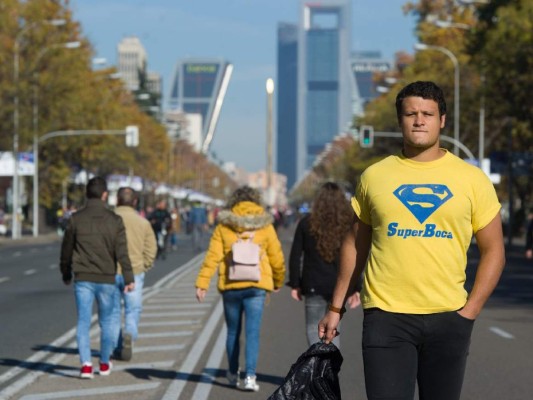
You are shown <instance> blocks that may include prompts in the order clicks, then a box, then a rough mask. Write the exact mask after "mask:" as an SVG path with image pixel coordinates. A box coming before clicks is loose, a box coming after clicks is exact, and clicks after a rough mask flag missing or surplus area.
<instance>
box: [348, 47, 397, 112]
mask: <svg viewBox="0 0 533 400" xmlns="http://www.w3.org/2000/svg"><path fill="white" fill-rule="evenodd" d="M351 68H352V74H351V77H352V80H353V82H352V85H353V87H354V92H353V93H354V96H353V99H354V100H353V113H354V114H355V115H357V116H362V115H363V114H364V110H365V107H366V105H367V104H368V103H369V102H370V101H372V100H373V99H375V98H376V97H378V96H379V93H378V91H377V90H376V84H375V83H374V81H373V75H374V74H375V73H385V72H387V71H390V70H391V68H392V65H391V63H390V62H389V61H387V60H385V59H383V57H382V56H381V53H380V52H379V51H354V52H353V53H352V56H351Z"/></svg>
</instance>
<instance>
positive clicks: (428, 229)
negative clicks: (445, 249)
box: [387, 222, 453, 239]
mask: <svg viewBox="0 0 533 400" xmlns="http://www.w3.org/2000/svg"><path fill="white" fill-rule="evenodd" d="M387 236H398V237H401V238H403V239H407V238H408V237H424V238H432V237H436V238H441V239H453V235H452V233H451V232H448V231H444V230H440V229H437V225H435V224H426V225H424V229H410V228H398V222H391V223H390V224H389V226H388V230H387Z"/></svg>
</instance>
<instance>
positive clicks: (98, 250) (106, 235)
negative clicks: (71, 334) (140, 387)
mask: <svg viewBox="0 0 533 400" xmlns="http://www.w3.org/2000/svg"><path fill="white" fill-rule="evenodd" d="M86 195H87V203H86V205H85V207H84V208H83V209H81V210H80V211H78V212H76V213H74V214H73V215H72V216H71V218H70V219H69V222H68V225H67V229H66V230H65V235H64V236H63V243H62V246H61V261H60V268H61V274H62V277H63V282H64V283H65V284H66V285H69V284H70V282H71V281H72V276H73V275H74V292H75V296H76V307H77V311H78V326H77V336H76V339H77V342H78V352H79V355H80V361H81V364H82V366H81V371H80V377H81V378H86V379H91V378H93V367H92V362H91V339H90V336H89V331H90V328H91V315H92V309H93V303H94V300H95V299H96V301H97V303H98V322H99V325H100V332H101V334H100V375H109V374H110V373H111V362H110V360H109V359H110V356H111V352H112V351H113V345H114V340H115V338H114V336H113V326H112V317H113V310H114V305H115V303H116V302H117V301H120V293H119V289H118V287H117V286H116V285H115V275H116V272H117V267H116V262H117V261H118V262H120V265H121V266H122V274H123V276H124V283H125V288H124V291H125V292H129V291H131V290H133V289H134V285H135V283H134V279H133V271H132V267H131V263H130V259H129V257H128V248H127V243H126V231H125V228H124V223H123V222H122V218H121V217H120V216H118V215H116V214H115V213H114V212H112V211H111V210H108V209H107V208H106V201H107V195H108V192H107V184H106V181H105V179H103V178H101V177H94V178H92V179H90V180H89V182H88V183H87V188H86Z"/></svg>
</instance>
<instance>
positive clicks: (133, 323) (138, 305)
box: [113, 272, 145, 350]
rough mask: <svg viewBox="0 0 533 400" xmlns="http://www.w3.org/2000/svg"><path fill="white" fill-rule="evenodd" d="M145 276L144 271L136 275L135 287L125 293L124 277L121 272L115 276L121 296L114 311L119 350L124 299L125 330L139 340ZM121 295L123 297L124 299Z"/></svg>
mask: <svg viewBox="0 0 533 400" xmlns="http://www.w3.org/2000/svg"><path fill="white" fill-rule="evenodd" d="M144 276H145V273H144V272H142V273H140V274H137V275H134V278H135V289H134V290H133V292H128V293H124V286H125V285H124V277H123V276H122V275H119V274H117V275H116V277H115V281H116V284H117V287H118V289H119V298H118V301H117V303H116V306H115V311H114V312H113V332H114V335H115V338H116V342H115V344H116V345H115V348H116V349H117V350H120V349H122V307H121V303H122V301H124V332H125V333H129V334H130V335H131V337H132V339H133V340H137V336H138V335H139V320H140V319H141V311H142V308H143V287H144ZM120 297H122V301H121V298H120Z"/></svg>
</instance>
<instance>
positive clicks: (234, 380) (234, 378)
mask: <svg viewBox="0 0 533 400" xmlns="http://www.w3.org/2000/svg"><path fill="white" fill-rule="evenodd" d="M239 375H240V371H239V370H237V373H236V374H232V373H231V372H229V369H228V370H227V371H226V379H227V380H228V383H229V385H230V386H232V387H236V388H238V387H239V386H240V382H239Z"/></svg>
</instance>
